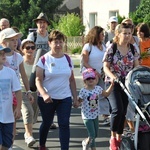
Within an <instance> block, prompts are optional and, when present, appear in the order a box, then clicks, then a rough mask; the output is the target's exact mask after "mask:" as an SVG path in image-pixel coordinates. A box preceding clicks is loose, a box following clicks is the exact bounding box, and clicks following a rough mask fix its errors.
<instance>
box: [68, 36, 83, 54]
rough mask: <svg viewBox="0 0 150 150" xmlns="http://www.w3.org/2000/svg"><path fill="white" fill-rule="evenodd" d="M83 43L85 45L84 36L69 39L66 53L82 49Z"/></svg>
mask: <svg viewBox="0 0 150 150" xmlns="http://www.w3.org/2000/svg"><path fill="white" fill-rule="evenodd" d="M83 43H84V36H73V37H67V41H66V44H65V51H66V52H70V51H71V50H72V49H75V48H77V47H82V46H83Z"/></svg>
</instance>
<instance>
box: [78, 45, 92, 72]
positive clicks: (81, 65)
mask: <svg viewBox="0 0 150 150" xmlns="http://www.w3.org/2000/svg"><path fill="white" fill-rule="evenodd" d="M89 46H90V51H89V55H90V53H91V51H92V45H91V44H89ZM83 67H84V65H83V56H82V52H81V56H80V73H82V70H83Z"/></svg>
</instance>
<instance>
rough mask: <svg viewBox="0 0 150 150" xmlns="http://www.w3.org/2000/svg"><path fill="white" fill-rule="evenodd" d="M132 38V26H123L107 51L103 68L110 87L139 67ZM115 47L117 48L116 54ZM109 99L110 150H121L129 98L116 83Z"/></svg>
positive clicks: (123, 79) (137, 55)
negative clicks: (131, 42) (132, 47)
mask: <svg viewBox="0 0 150 150" xmlns="http://www.w3.org/2000/svg"><path fill="white" fill-rule="evenodd" d="M131 36H132V30H131V28H130V26H129V25H127V24H121V25H120V26H119V27H118V30H117V32H116V33H115V37H114V39H113V43H112V44H110V45H109V47H108V48H107V50H106V54H105V56H104V60H103V61H104V64H103V67H104V72H105V73H106V82H107V86H109V84H110V81H111V82H112V81H114V79H116V78H118V79H120V80H121V81H122V82H123V83H124V82H125V77H126V75H127V74H128V72H129V71H130V70H132V69H133V68H134V67H135V66H137V65H139V61H138V59H139V54H138V52H137V50H136V49H135V48H134V53H133V52H132V50H131V45H130V44H129V42H130V39H131ZM114 46H116V47H117V48H116V52H115V53H114V48H113V47H114ZM108 98H109V102H110V105H111V110H112V111H111V122H110V129H111V138H110V150H119V146H120V142H121V135H122V133H123V128H124V121H125V115H126V111H127V106H128V97H127V95H126V94H125V92H124V91H123V90H122V89H121V87H120V85H119V84H118V83H115V84H114V89H113V91H112V93H111V94H110V96H109V97H108Z"/></svg>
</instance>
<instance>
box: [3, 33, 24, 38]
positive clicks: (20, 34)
mask: <svg viewBox="0 0 150 150" xmlns="http://www.w3.org/2000/svg"><path fill="white" fill-rule="evenodd" d="M15 36H17V37H18V39H20V38H21V37H22V36H23V35H22V33H14V34H11V35H9V36H7V37H6V38H5V39H9V38H12V37H15Z"/></svg>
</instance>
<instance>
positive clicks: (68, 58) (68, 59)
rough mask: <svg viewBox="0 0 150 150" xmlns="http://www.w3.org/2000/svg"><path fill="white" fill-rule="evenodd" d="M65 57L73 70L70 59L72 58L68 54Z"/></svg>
mask: <svg viewBox="0 0 150 150" xmlns="http://www.w3.org/2000/svg"><path fill="white" fill-rule="evenodd" d="M64 55H65V57H66V59H67V61H68V64H69V67H70V68H72V64H71V59H70V57H69V56H68V55H67V54H64Z"/></svg>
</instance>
